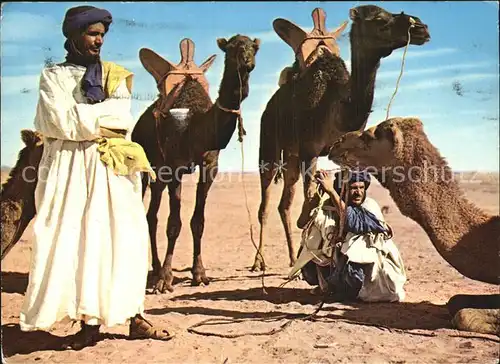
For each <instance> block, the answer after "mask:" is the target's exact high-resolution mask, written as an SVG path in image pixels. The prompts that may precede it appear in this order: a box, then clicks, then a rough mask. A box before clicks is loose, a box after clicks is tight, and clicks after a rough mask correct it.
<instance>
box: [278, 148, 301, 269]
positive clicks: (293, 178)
mask: <svg viewBox="0 0 500 364" xmlns="http://www.w3.org/2000/svg"><path fill="white" fill-rule="evenodd" d="M283 177H284V186H283V193H282V195H281V200H280V204H279V206H278V211H279V214H280V217H281V222H282V223H283V227H284V228H285V235H286V242H287V244H288V254H289V257H290V267H293V265H294V264H295V260H296V254H295V248H294V246H293V240H292V224H291V221H290V208H291V206H292V202H293V198H294V196H295V185H296V183H297V181H298V180H299V177H300V165H299V158H298V156H294V155H291V156H289V157H288V158H287V164H286V165H285V166H284V168H283Z"/></svg>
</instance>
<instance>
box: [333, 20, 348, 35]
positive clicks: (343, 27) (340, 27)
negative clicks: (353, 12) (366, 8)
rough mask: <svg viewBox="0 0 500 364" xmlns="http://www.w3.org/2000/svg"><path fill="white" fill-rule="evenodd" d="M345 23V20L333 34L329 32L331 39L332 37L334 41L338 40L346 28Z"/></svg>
mask: <svg viewBox="0 0 500 364" xmlns="http://www.w3.org/2000/svg"><path fill="white" fill-rule="evenodd" d="M347 23H348V21H347V20H346V21H345V22H343V23H342V24H340V26H339V27H338V28H337V29H335V30H334V31H333V32H330V35H331V36H332V37H334V38H335V39H338V38H339V37H340V34H342V32H343V31H344V30H345V28H346V27H347Z"/></svg>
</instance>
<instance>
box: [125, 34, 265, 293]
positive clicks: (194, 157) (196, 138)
mask: <svg viewBox="0 0 500 364" xmlns="http://www.w3.org/2000/svg"><path fill="white" fill-rule="evenodd" d="M189 44H190V45H189V47H184V48H185V50H184V51H182V47H183V45H182V43H181V52H182V53H183V60H182V61H181V64H180V65H177V66H174V65H173V64H172V63H170V62H168V61H166V60H164V59H163V58H161V57H160V56H158V55H157V54H155V53H154V52H152V51H149V50H148V51H144V50H141V54H140V58H141V61H142V63H143V65H144V67H145V68H146V69H147V70H148V71H149V72H150V73H151V74H152V75H153V77H154V78H155V80H156V82H157V83H158V85H159V88H160V99H159V100H158V101H156V102H155V103H153V104H152V105H151V106H150V107H149V108H148V109H147V110H146V111H145V112H144V114H143V115H142V116H141V117H140V119H139V121H138V122H137V124H136V127H135V129H134V131H133V133H132V139H133V140H134V141H136V142H138V143H139V144H141V145H142V146H143V148H144V150H145V152H146V154H147V156H148V159H149V160H150V162H151V165H152V166H153V168H154V169H155V170H156V171H157V175H158V179H157V180H156V181H155V182H150V189H151V202H150V204H149V209H148V212H147V218H148V223H149V232H150V237H151V248H152V255H153V270H154V272H155V274H156V275H158V280H157V283H156V285H155V289H154V291H156V292H158V291H159V292H162V293H164V292H165V291H166V290H169V291H170V292H172V291H173V287H172V281H173V275H172V257H173V253H174V248H175V243H176V240H177V238H178V236H179V233H180V231H181V226H182V222H181V218H180V209H181V186H182V175H183V174H189V173H193V172H194V168H195V166H199V168H200V175H199V181H198V186H197V191H196V206H195V209H194V214H193V217H192V219H191V230H192V235H193V243H194V249H193V266H192V274H193V279H192V284H193V285H199V284H201V283H203V284H208V283H209V280H208V278H207V276H206V274H205V268H204V267H203V262H202V257H201V238H202V235H203V228H204V222H205V216H204V213H205V203H206V199H207V195H208V191H209V189H210V186H211V185H212V182H213V180H214V178H215V176H216V175H217V171H218V159H219V152H220V150H221V149H224V148H225V147H226V146H227V144H228V143H229V140H230V139H231V136H232V135H233V133H234V130H235V128H236V123H237V121H238V118H239V113H240V111H239V110H240V106H241V103H242V101H243V100H244V99H245V98H246V97H247V96H248V92H249V86H248V80H249V76H250V72H251V71H252V70H253V69H254V67H255V55H256V53H257V51H258V49H259V44H260V41H259V39H254V40H251V39H250V38H248V37H246V36H243V35H235V36H233V37H232V38H230V39H229V40H226V39H224V38H220V39H217V44H218V46H219V48H220V49H221V50H222V51H223V52H225V61H224V64H225V66H224V67H225V68H224V74H223V77H222V81H221V84H220V88H219V97H218V98H217V100H216V102H215V104H212V101H211V100H210V97H209V95H208V90H207V83H206V80H204V77H201V76H202V73H203V71H204V70H206V68H207V67H204V66H203V65H202V66H201V67H200V68H198V67H196V65H194V63H193V62H192V57H193V52H194V45H193V44H192V42H191V43H189ZM188 48H189V52H190V53H189V52H188V53H189V54H188V53H187V50H188ZM187 63H190V64H191V66H185V65H184V66H182V64H187ZM206 63H207V62H205V64H206ZM200 70H201V72H200ZM172 71H173V72H172ZM186 71H188V72H186ZM172 75H173V76H174V77H176V78H175V79H174V80H173V81H172V79H171V78H170V77H171V76H172ZM193 75H195V76H196V77H193ZM176 108H188V109H189V114H188V118H187V119H186V120H185V122H184V123H182V124H181V123H178V122H176V120H175V119H174V118H173V117H172V115H171V114H170V113H169V110H170V109H176ZM155 110H156V115H157V117H158V118H157V119H155ZM239 133H240V137H241V135H242V134H243V133H244V130H243V129H242V127H241V125H240V129H239ZM162 171H164V172H165V173H162ZM143 182H144V183H143V187H144V191H145V188H146V186H147V183H148V180H147V177H146V179H143ZM165 187H168V192H169V197H170V215H169V217H168V223H167V238H168V248H167V254H166V257H165V260H164V262H163V266H162V265H161V263H160V260H159V257H158V251H157V243H156V239H157V237H156V229H157V224H158V218H157V213H158V209H159V207H160V202H161V197H162V192H163V190H164V189H165Z"/></svg>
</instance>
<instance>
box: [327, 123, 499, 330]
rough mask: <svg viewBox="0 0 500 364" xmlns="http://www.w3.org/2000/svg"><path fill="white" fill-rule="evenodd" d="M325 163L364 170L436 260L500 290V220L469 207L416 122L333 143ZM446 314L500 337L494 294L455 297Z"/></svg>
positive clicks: (466, 326)
mask: <svg viewBox="0 0 500 364" xmlns="http://www.w3.org/2000/svg"><path fill="white" fill-rule="evenodd" d="M329 159H331V160H333V161H334V162H335V163H339V164H344V165H347V166H350V167H356V168H368V169H369V172H370V173H372V174H373V175H374V176H375V177H376V178H377V179H378V181H379V182H380V183H381V184H382V186H384V187H385V188H386V189H388V190H389V192H390V194H391V197H392V199H393V200H394V202H396V205H397V206H398V208H399V209H400V211H401V213H402V214H403V215H405V216H407V217H409V218H410V219H412V220H414V221H415V222H416V223H418V224H419V225H420V226H421V227H422V228H423V229H424V230H425V232H426V233H427V235H428V236H429V238H430V240H431V242H432V244H433V245H434V247H435V248H436V250H437V251H438V253H439V254H440V255H441V256H442V257H443V259H444V260H446V261H447V262H448V263H449V264H450V265H451V266H452V267H454V268H455V269H456V270H457V271H458V272H460V273H461V274H463V275H464V276H466V277H468V278H471V279H474V280H477V281H481V282H485V283H491V284H495V285H498V284H499V283H500V278H499V277H500V256H499V254H498V252H499V248H500V216H498V215H497V216H492V215H490V214H488V213H486V212H485V211H482V210H481V209H479V208H478V207H476V206H475V205H474V204H472V203H471V202H470V201H468V200H467V199H466V198H465V197H464V195H463V192H462V191H461V189H460V187H459V185H458V183H457V182H456V181H455V179H454V176H453V172H452V171H451V169H450V168H449V166H448V164H447V163H446V161H445V160H444V158H443V157H442V156H441V155H440V153H439V151H438V150H437V148H436V147H435V146H434V145H432V144H431V142H430V141H429V139H428V138H427V135H426V134H425V132H424V129H423V126H422V122H421V121H420V120H419V119H416V118H391V119H388V120H385V121H384V122H382V123H380V124H379V125H377V126H374V127H372V128H370V129H368V130H366V131H365V132H359V131H358V132H350V133H347V134H345V135H344V136H342V137H341V138H340V139H339V140H338V141H337V142H335V143H334V145H333V147H332V150H331V151H330V154H329ZM448 308H449V310H450V313H451V314H452V316H453V324H454V325H455V327H457V328H458V329H461V330H467V331H475V332H482V333H489V334H497V335H500V295H492V296H466V295H457V296H454V297H452V298H451V299H450V301H449V302H448Z"/></svg>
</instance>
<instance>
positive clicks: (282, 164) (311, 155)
mask: <svg viewBox="0 0 500 364" xmlns="http://www.w3.org/2000/svg"><path fill="white" fill-rule="evenodd" d="M312 15H313V20H314V30H313V31H312V32H311V33H310V34H307V33H306V32H304V31H303V30H302V29H300V28H299V27H298V26H296V25H294V24H293V23H291V22H289V21H288V20H284V19H276V20H275V21H274V23H273V25H274V29H275V31H276V32H277V33H278V35H280V37H282V39H284V40H285V41H286V42H287V44H289V45H290V46H291V47H292V49H294V51H295V53H296V62H295V64H294V66H293V67H291V69H292V70H290V69H285V70H284V73H282V76H281V77H280V80H281V81H280V83H281V86H280V88H279V89H278V90H277V91H276V92H275V93H274V95H273V96H272V97H271V99H270V100H269V102H268V104H267V107H266V109H265V110H264V112H263V114H262V117H261V131H260V149H259V162H260V165H259V167H260V168H259V169H260V181H261V182H260V183H261V204H260V207H259V213H258V219H259V223H260V243H259V249H260V252H261V254H262V249H263V246H264V230H265V227H266V224H267V217H268V204H269V196H270V186H271V183H272V181H273V178H275V175H276V178H275V181H277V180H278V179H279V177H280V176H281V174H282V175H283V179H284V186H283V192H282V195H281V200H280V203H279V207H278V211H279V214H280V217H281V220H282V223H283V227H284V230H285V235H286V240H287V244H288V253H289V258H290V266H293V264H294V262H295V259H296V254H295V249H294V244H293V241H292V231H291V230H292V229H291V223H290V208H291V205H292V202H293V198H294V195H295V185H296V183H297V181H298V179H299V177H300V176H301V175H302V180H303V186H304V190H303V193H304V202H303V205H302V211H301V213H300V216H299V218H298V220H297V226H298V227H299V228H303V227H304V226H305V224H306V223H307V221H308V220H309V218H310V212H311V210H312V208H313V207H314V206H316V202H314V196H315V195H316V194H315V192H316V189H317V187H316V183H315V182H314V181H313V179H312V176H313V175H314V173H315V170H316V162H317V159H318V157H319V156H326V155H327V154H328V150H329V148H330V145H331V143H333V141H335V140H336V139H338V138H339V137H340V136H341V135H342V134H344V133H346V132H348V131H353V130H363V129H364V127H365V125H366V122H367V119H368V116H369V114H370V112H371V107H372V104H373V93H374V87H375V77H376V73H377V70H378V68H379V66H380V60H381V59H382V58H384V57H387V56H389V55H390V54H391V53H392V51H394V50H395V49H398V48H401V47H404V46H405V45H406V44H407V42H408V31H410V35H411V36H410V44H414V45H422V44H424V43H426V42H427V41H428V40H429V39H430V36H429V33H428V31H427V26H426V25H425V24H423V23H422V22H421V21H420V19H419V18H418V17H415V16H410V15H407V14H404V13H401V14H391V13H388V12H387V11H385V10H384V9H382V8H379V7H377V6H373V5H366V6H359V7H356V8H353V9H351V10H350V12H349V16H350V19H351V20H352V26H351V31H350V42H351V55H352V65H351V75H350V76H349V73H348V71H347V69H346V67H345V64H344V62H343V60H342V59H341V58H340V56H339V55H338V52H337V48H336V43H333V41H334V40H335V39H336V38H337V37H338V36H339V34H340V33H341V31H342V30H343V29H344V28H345V24H343V25H341V26H340V27H339V28H338V29H337V30H335V31H333V32H327V31H326V27H325V24H324V22H325V18H326V15H325V13H324V11H323V10H322V9H314V10H313V13H312ZM308 42H312V45H310V44H308ZM293 70H295V71H293ZM258 269H265V265H264V262H263V260H262V259H261V255H260V254H256V256H255V259H254V264H253V266H252V270H258Z"/></svg>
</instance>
